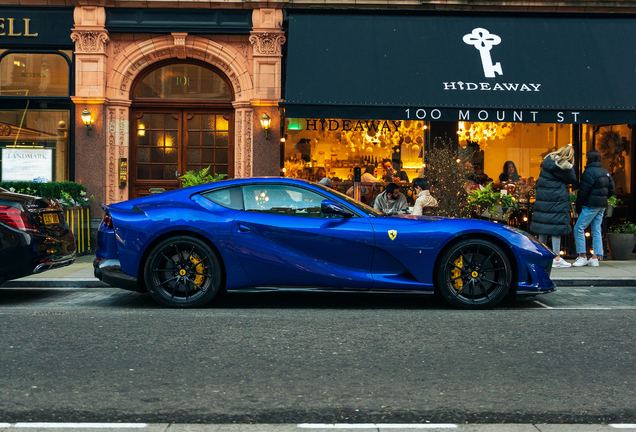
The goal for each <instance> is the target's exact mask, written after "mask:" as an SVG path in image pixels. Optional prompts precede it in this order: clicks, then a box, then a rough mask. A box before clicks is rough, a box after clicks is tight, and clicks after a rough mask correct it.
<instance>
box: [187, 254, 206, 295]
mask: <svg viewBox="0 0 636 432" xmlns="http://www.w3.org/2000/svg"><path fill="white" fill-rule="evenodd" d="M190 261H192V263H193V264H194V265H195V266H196V267H195V268H194V269H195V270H196V272H197V273H199V274H198V275H197V276H195V278H194V283H195V284H197V285H199V286H201V284H202V283H203V281H204V280H205V276H202V275H204V274H205V264H203V263H202V262H201V260H200V259H198V258H195V257H194V256H190ZM199 263H201V264H199ZM194 289H195V290H196V289H197V287H196V286H195V287H194Z"/></svg>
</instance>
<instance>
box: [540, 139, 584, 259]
mask: <svg viewBox="0 0 636 432" xmlns="http://www.w3.org/2000/svg"><path fill="white" fill-rule="evenodd" d="M573 164H574V148H573V147H572V146H571V145H570V144H568V145H566V146H563V147H561V148H560V149H558V150H557V151H555V152H552V153H550V154H548V155H547V156H546V157H545V159H543V162H542V163H541V172H540V173H539V180H538V181H537V191H536V196H535V198H536V201H535V203H534V210H533V213H532V223H531V224H530V231H531V232H533V233H535V234H538V235H539V241H541V242H542V243H544V244H548V236H552V251H553V252H554V253H555V254H556V255H557V256H556V257H555V258H554V260H553V261H552V267H557V268H558V267H571V266H572V264H570V263H569V262H567V261H566V260H564V259H563V258H561V255H560V252H561V236H564V235H568V234H570V233H571V232H572V227H571V226H570V191H569V190H568V185H570V184H572V183H575V182H576V173H575V172H574V168H573Z"/></svg>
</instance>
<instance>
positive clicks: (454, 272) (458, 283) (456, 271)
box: [450, 255, 464, 291]
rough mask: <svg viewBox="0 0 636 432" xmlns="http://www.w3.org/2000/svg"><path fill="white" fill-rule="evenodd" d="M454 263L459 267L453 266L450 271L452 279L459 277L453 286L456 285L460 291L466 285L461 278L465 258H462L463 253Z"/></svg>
mask: <svg viewBox="0 0 636 432" xmlns="http://www.w3.org/2000/svg"><path fill="white" fill-rule="evenodd" d="M453 264H455V265H456V266H457V267H459V268H457V267H455V268H453V269H452V270H451V272H450V276H451V279H455V278H457V279H455V280H454V281H453V286H454V287H455V289H456V290H457V291H460V290H461V289H462V288H463V286H464V283H463V282H462V278H460V276H461V275H462V271H461V270H460V269H461V268H462V267H463V266H464V260H463V259H462V257H461V255H460V257H459V258H457V259H456V260H455V261H454V262H453Z"/></svg>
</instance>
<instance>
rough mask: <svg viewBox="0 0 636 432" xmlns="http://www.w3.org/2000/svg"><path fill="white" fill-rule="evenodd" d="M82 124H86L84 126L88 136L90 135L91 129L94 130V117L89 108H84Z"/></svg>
mask: <svg viewBox="0 0 636 432" xmlns="http://www.w3.org/2000/svg"><path fill="white" fill-rule="evenodd" d="M81 116H82V123H84V126H86V135H89V133H90V131H91V129H92V128H93V122H94V120H93V117H92V115H91V112H90V111H89V110H88V108H86V107H84V111H82V114H81Z"/></svg>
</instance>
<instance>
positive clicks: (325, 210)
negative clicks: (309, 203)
mask: <svg viewBox="0 0 636 432" xmlns="http://www.w3.org/2000/svg"><path fill="white" fill-rule="evenodd" d="M320 211H321V212H322V214H324V215H336V216H342V217H351V216H353V215H352V214H351V212H349V210H347V209H346V208H344V207H343V206H342V205H340V204H339V203H337V202H335V201H332V200H328V199H326V200H323V202H322V203H320Z"/></svg>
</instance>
